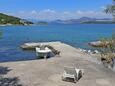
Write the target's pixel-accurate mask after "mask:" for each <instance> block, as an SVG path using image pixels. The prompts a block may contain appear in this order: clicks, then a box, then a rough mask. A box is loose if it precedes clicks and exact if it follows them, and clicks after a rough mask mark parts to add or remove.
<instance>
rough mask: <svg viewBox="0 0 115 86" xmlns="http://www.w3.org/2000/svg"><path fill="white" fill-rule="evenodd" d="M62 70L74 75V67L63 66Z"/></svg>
mask: <svg viewBox="0 0 115 86" xmlns="http://www.w3.org/2000/svg"><path fill="white" fill-rule="evenodd" d="M64 70H65V72H66V73H67V74H71V75H76V70H75V68H72V67H64Z"/></svg>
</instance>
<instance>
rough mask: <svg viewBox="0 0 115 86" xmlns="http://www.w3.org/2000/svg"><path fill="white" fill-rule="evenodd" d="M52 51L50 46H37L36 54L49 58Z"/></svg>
mask: <svg viewBox="0 0 115 86" xmlns="http://www.w3.org/2000/svg"><path fill="white" fill-rule="evenodd" d="M51 52H52V51H51V49H49V48H48V47H45V48H44V49H41V48H38V47H36V54H37V56H38V57H44V58H45V59H47V57H48V56H49V55H50V53H51Z"/></svg>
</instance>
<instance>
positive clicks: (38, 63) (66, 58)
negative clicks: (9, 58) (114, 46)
mask: <svg viewBox="0 0 115 86" xmlns="http://www.w3.org/2000/svg"><path fill="white" fill-rule="evenodd" d="M51 45H52V46H54V48H56V49H58V50H60V51H61V55H60V57H58V56H56V57H54V58H50V59H48V60H47V61H46V60H32V61H21V62H10V63H0V66H2V67H8V70H9V71H8V72H7V73H6V74H4V77H17V78H18V79H20V81H19V82H20V83H21V84H23V85H24V86H115V72H113V71H111V70H109V69H106V68H104V67H103V66H102V64H100V62H98V61H97V60H96V58H95V57H92V56H90V55H87V54H83V53H82V52H80V51H79V50H78V49H75V48H73V47H71V46H69V45H66V44H63V43H59V42H57V43H51ZM64 66H70V67H71V66H72V67H77V68H82V69H84V71H85V74H84V76H83V77H82V78H81V79H80V80H79V81H78V82H77V83H71V82H64V81H62V79H61V75H62V73H63V67H64Z"/></svg>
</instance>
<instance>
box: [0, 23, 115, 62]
mask: <svg viewBox="0 0 115 86" xmlns="http://www.w3.org/2000/svg"><path fill="white" fill-rule="evenodd" d="M0 31H2V32H3V38H2V39H0V62H7V61H20V60H21V61H22V60H31V59H36V55H35V52H32V51H29V52H28V51H22V50H21V49H20V45H22V44H23V43H25V42H44V41H45V42H46V41H61V42H64V43H67V44H70V45H72V46H74V47H80V48H85V49H90V47H89V46H88V45H87V43H88V42H90V41H96V40H99V39H100V38H102V37H109V36H110V35H111V34H112V33H114V32H115V25H113V24H76V25H43V26H42V25H41V26H5V27H0Z"/></svg>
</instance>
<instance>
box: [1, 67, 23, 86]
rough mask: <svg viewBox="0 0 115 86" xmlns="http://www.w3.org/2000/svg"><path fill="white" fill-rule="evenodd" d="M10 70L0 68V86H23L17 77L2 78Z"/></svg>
mask: <svg viewBox="0 0 115 86" xmlns="http://www.w3.org/2000/svg"><path fill="white" fill-rule="evenodd" d="M11 70H12V69H10V68H9V67H2V66H0V86H23V85H21V84H19V82H20V80H19V78H18V77H4V75H6V74H7V73H8V72H10V71H11Z"/></svg>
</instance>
